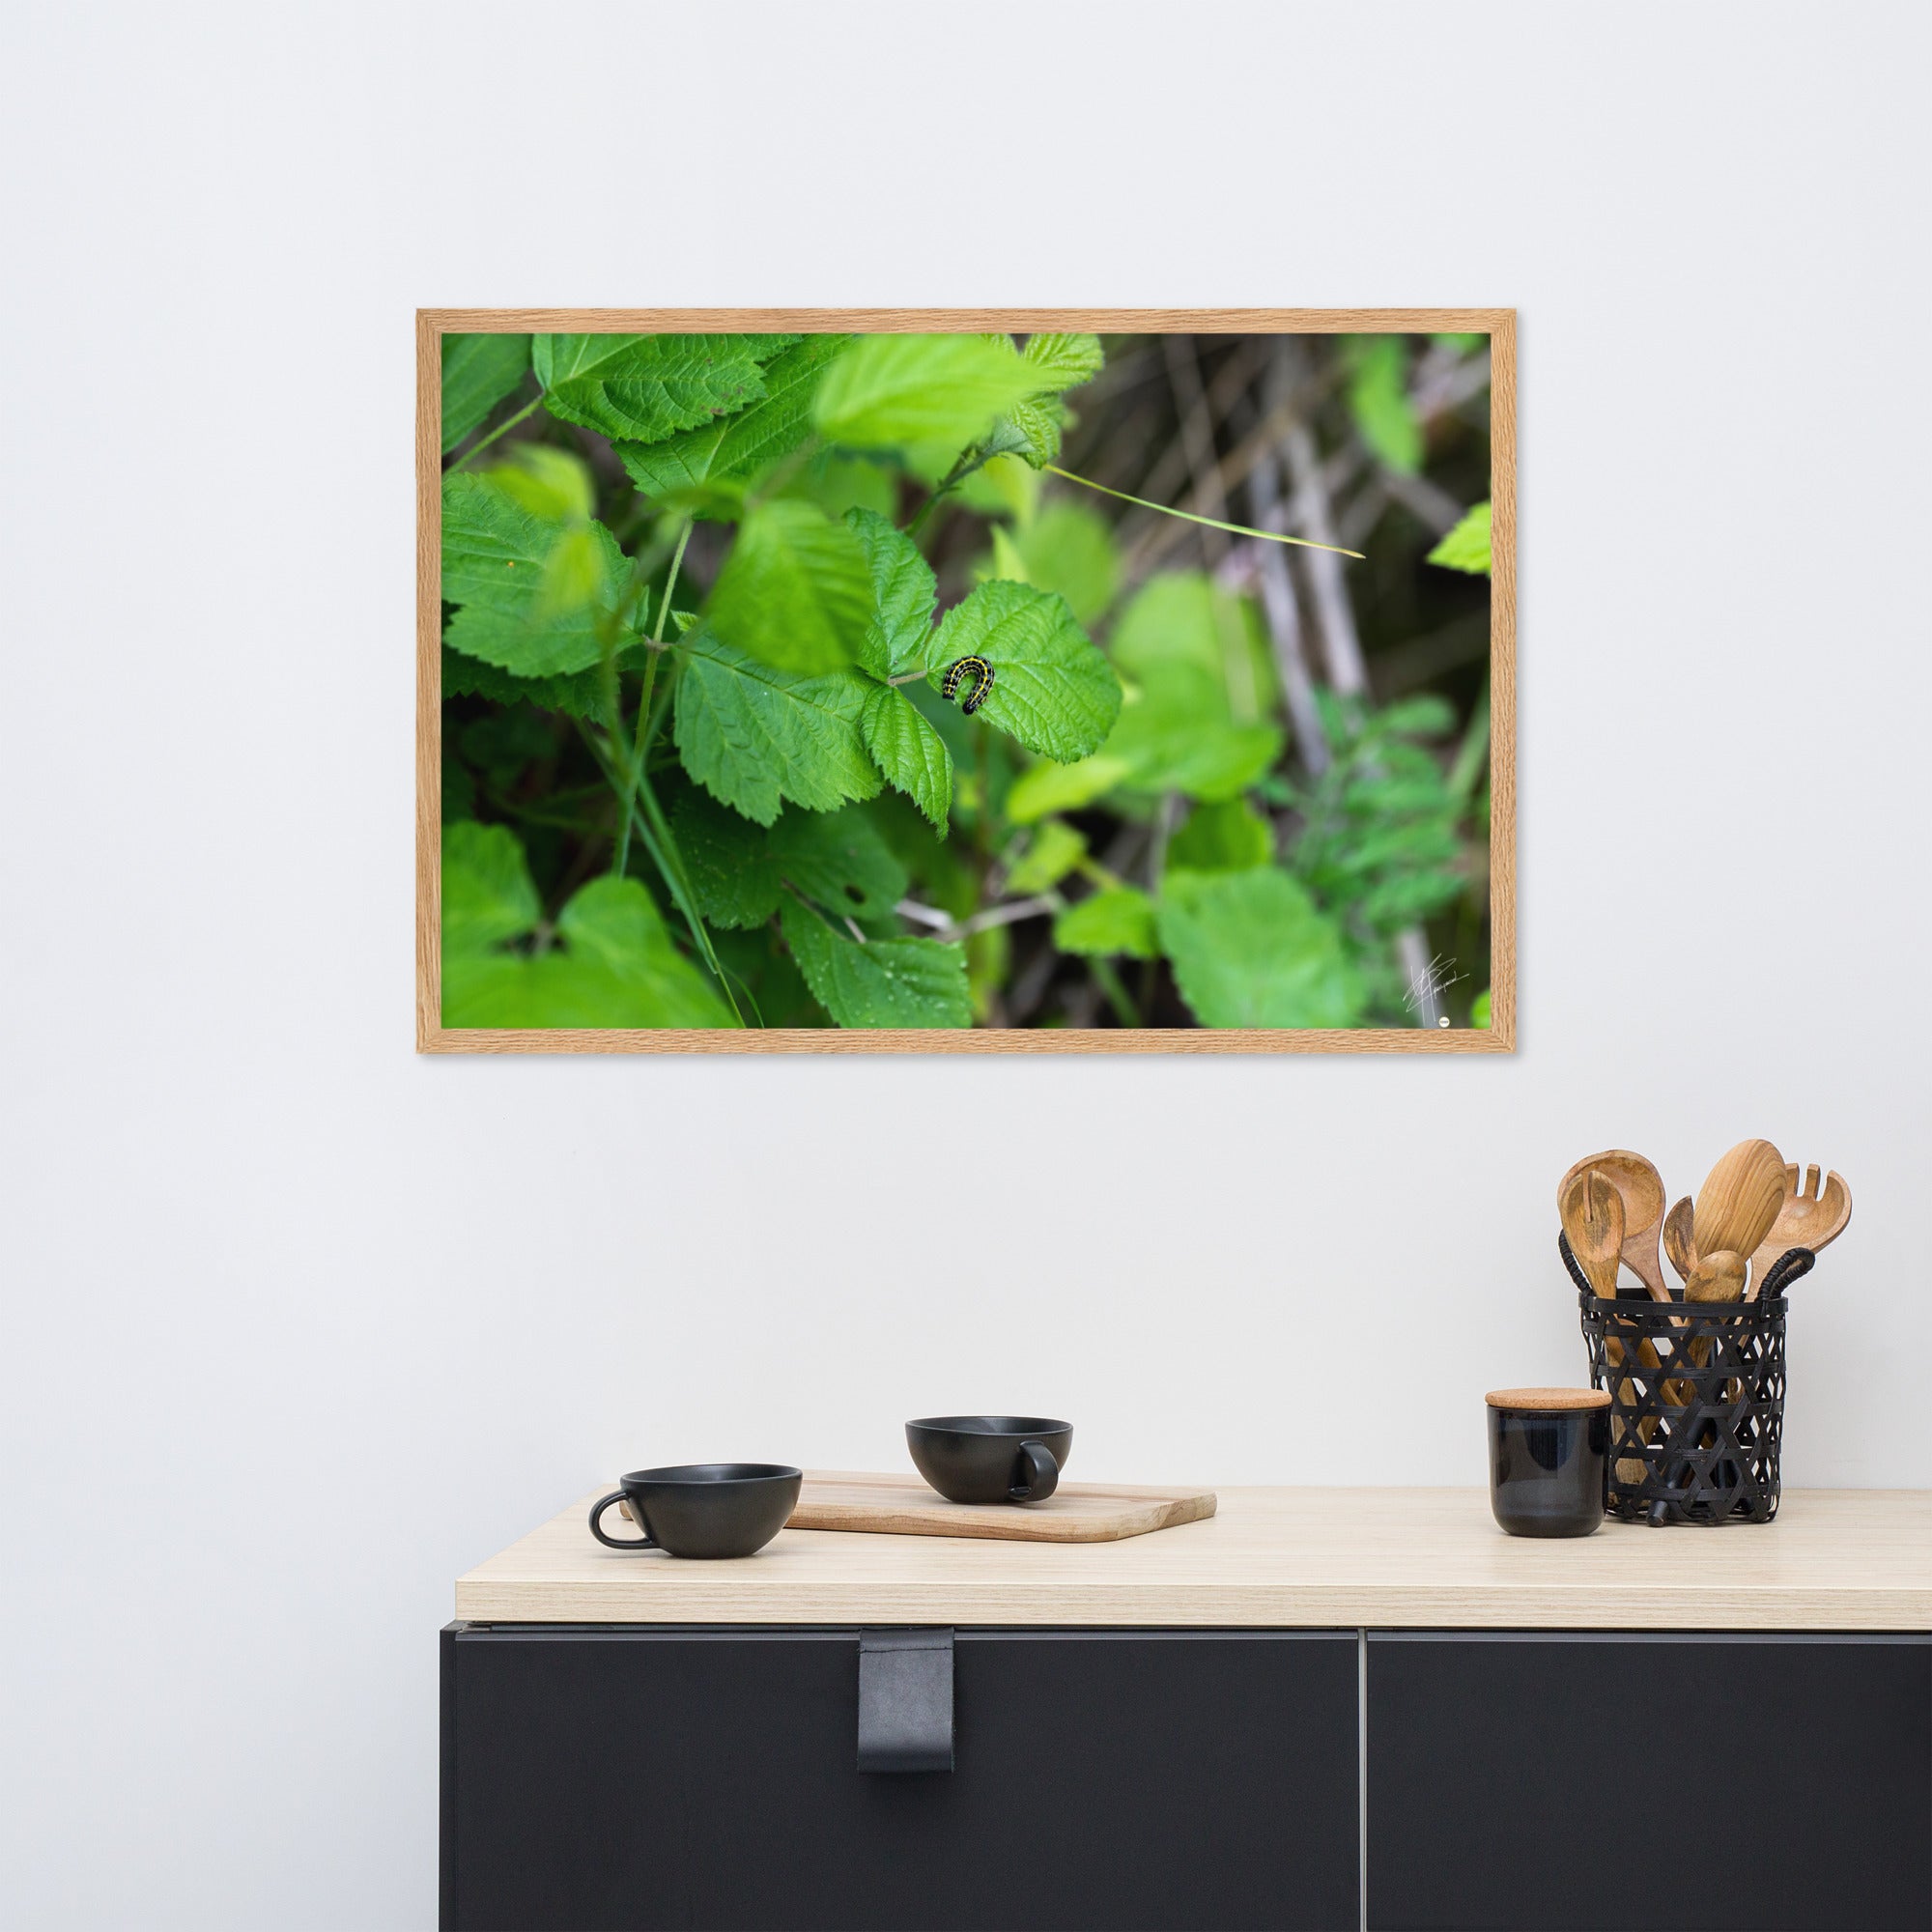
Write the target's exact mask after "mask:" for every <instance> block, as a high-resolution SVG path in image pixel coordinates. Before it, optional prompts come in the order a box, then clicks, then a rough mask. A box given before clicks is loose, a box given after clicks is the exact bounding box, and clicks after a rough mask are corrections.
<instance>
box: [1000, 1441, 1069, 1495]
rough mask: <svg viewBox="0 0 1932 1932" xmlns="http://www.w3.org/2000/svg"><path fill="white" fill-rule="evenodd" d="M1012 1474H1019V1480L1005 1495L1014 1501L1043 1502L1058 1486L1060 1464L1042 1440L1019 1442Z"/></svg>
mask: <svg viewBox="0 0 1932 1932" xmlns="http://www.w3.org/2000/svg"><path fill="white" fill-rule="evenodd" d="M1022 1471H1024V1472H1025V1473H1024V1474H1023V1475H1022V1473H1021V1472H1022ZM1013 1474H1014V1475H1016V1476H1020V1480H1019V1481H1018V1482H1016V1483H1015V1484H1013V1485H1012V1487H1011V1488H1010V1489H1009V1490H1008V1492H1007V1495H1008V1497H1009V1500H1011V1501H1013V1502H1016V1503H1043V1502H1044V1501H1045V1500H1046V1499H1047V1497H1048V1496H1050V1495H1051V1494H1052V1493H1053V1492H1054V1491H1055V1490H1057V1489H1058V1488H1059V1487H1060V1464H1059V1463H1056V1462H1055V1461H1054V1460H1053V1451H1052V1450H1051V1449H1049V1448H1048V1447H1047V1446H1046V1444H1045V1443H1044V1442H1022V1443H1021V1444H1020V1453H1019V1456H1018V1458H1017V1460H1016V1461H1015V1462H1014V1463H1013Z"/></svg>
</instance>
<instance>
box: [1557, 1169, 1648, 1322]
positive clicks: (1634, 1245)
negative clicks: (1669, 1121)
mask: <svg viewBox="0 0 1932 1932" xmlns="http://www.w3.org/2000/svg"><path fill="white" fill-rule="evenodd" d="M1593 1167H1594V1168H1595V1169H1596V1170H1597V1172H1598V1173H1599V1174H1601V1175H1603V1176H1604V1177H1605V1179H1607V1180H1608V1181H1609V1183H1610V1185H1611V1186H1612V1187H1614V1188H1615V1189H1616V1190H1617V1192H1618V1193H1619V1194H1620V1195H1622V1197H1623V1204H1624V1239H1623V1258H1624V1260H1625V1262H1626V1263H1628V1264H1629V1265H1630V1267H1631V1269H1632V1271H1633V1272H1634V1274H1635V1275H1636V1277H1637V1279H1638V1280H1639V1281H1641V1282H1642V1283H1643V1285H1644V1287H1645V1288H1647V1289H1648V1290H1649V1291H1650V1298H1651V1299H1652V1300H1653V1301H1668V1300H1669V1299H1670V1291H1669V1290H1668V1289H1667V1288H1665V1287H1664V1285H1663V1269H1662V1267H1661V1266H1660V1265H1659V1264H1658V1260H1657V1236H1658V1229H1659V1228H1660V1226H1661V1225H1662V1220H1663V1180H1662V1177H1661V1176H1660V1175H1659V1174H1658V1171H1657V1169H1656V1168H1655V1167H1654V1166H1652V1165H1651V1163H1650V1162H1649V1161H1647V1160H1645V1159H1644V1157H1643V1155H1642V1154H1640V1153H1631V1152H1629V1151H1626V1150H1625V1149H1623V1148H1611V1149H1609V1150H1608V1151H1606V1152H1604V1153H1593V1154H1591V1155H1589V1157H1588V1158H1587V1159H1584V1160H1579V1161H1578V1162H1577V1164H1576V1166H1575V1167H1573V1168H1572V1169H1571V1170H1570V1172H1569V1173H1568V1174H1566V1175H1565V1176H1564V1177H1563V1179H1561V1180H1560V1181H1559V1182H1558V1183H1557V1186H1556V1205H1557V1211H1558V1212H1559V1213H1560V1212H1561V1211H1562V1207H1563V1197H1564V1196H1565V1195H1566V1194H1567V1193H1568V1192H1569V1191H1570V1188H1571V1186H1572V1184H1573V1183H1574V1182H1575V1180H1576V1179H1577V1176H1578V1175H1579V1174H1587V1173H1588V1172H1589V1171H1590V1169H1591V1168H1593ZM1571 1245H1572V1246H1573V1247H1574V1246H1575V1245H1576V1243H1575V1242H1574V1241H1573V1242H1572V1243H1571ZM1612 1292H1613V1293H1614V1291H1612Z"/></svg>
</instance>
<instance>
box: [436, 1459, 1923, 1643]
mask: <svg viewBox="0 0 1932 1932" xmlns="http://www.w3.org/2000/svg"><path fill="white" fill-rule="evenodd" d="M1219 1493H1220V1498H1221V1503H1220V1511H1219V1514H1217V1515H1216V1516H1214V1517H1212V1518H1211V1519H1209V1520H1207V1521H1203V1522H1190V1523H1184V1524H1181V1525H1180V1526H1179V1527H1178V1528H1174V1529H1163V1530H1159V1531H1156V1532H1155V1533H1154V1534H1152V1535H1151V1536H1137V1537H1133V1538H1131V1539H1129V1540H1128V1541H1125V1542H1121V1543H1090V1544H1046V1543H1004V1542H987V1541H983V1540H980V1541H968V1540H964V1539H959V1540H954V1539H952V1538H950V1537H929V1536H870V1535H850V1534H842V1533H839V1532H836V1531H830V1530H810V1529H787V1530H782V1531H781V1532H780V1534H779V1537H778V1539H777V1541H776V1542H774V1543H772V1544H770V1545H768V1546H767V1547H766V1548H764V1549H762V1550H760V1551H759V1552H758V1554H757V1555H755V1556H750V1557H746V1558H743V1559H742V1560H739V1561H736V1562H724V1563H691V1562H679V1561H677V1560H676V1559H675V1558H672V1557H668V1556H665V1555H662V1554H659V1553H657V1552H650V1553H647V1554H642V1555H638V1556H628V1555H620V1554H619V1553H618V1552H617V1551H615V1550H611V1549H606V1548H602V1546H600V1545H599V1544H597V1543H595V1542H593V1541H592V1539H591V1535H590V1531H589V1529H588V1528H587V1527H586V1526H585V1521H584V1519H585V1516H586V1514H587V1512H588V1509H589V1506H590V1503H591V1501H592V1500H593V1499H594V1498H593V1497H591V1496H584V1497H583V1498H582V1499H581V1500H580V1501H578V1502H575V1503H572V1504H571V1506H570V1507H569V1508H568V1509H567V1510H565V1511H564V1512H563V1513H562V1514H561V1515H560V1516H557V1517H554V1518H553V1519H552V1520H551V1521H549V1522H547V1523H545V1524H544V1525H543V1527H542V1528H540V1529H537V1530H533V1531H532V1532H531V1533H530V1534H529V1535H528V1536H526V1537H525V1538H524V1539H523V1540H522V1541H521V1542H519V1543H514V1544H512V1545H511V1546H510V1548H507V1549H505V1550H504V1551H502V1553H501V1554H500V1555H497V1556H493V1557H491V1558H490V1559H489V1561H488V1562H485V1563H480V1564H478V1565H477V1567H476V1568H475V1569H474V1570H472V1571H470V1572H469V1575H468V1576H466V1577H462V1578H460V1579H459V1580H458V1582H457V1585H456V1614H457V1616H458V1617H460V1618H464V1619H467V1620H469V1621H470V1622H474V1623H679V1624H684V1623H696V1624H712V1623H716V1624H955V1625H970V1624H1060V1625H1076V1626H1077V1625H1083V1624H1085V1625H1115V1626H1121V1625H1146V1626H1156V1627H1158V1626H1169V1627H1181V1626H1193V1627H1205V1628H1213V1627H1231V1628H1239V1627H1248V1628H1256V1627H1261V1628H1294V1627H1300V1628H1304V1629H1324V1628H1325V1629H1335V1628H1341V1627H1350V1626H1367V1627H1369V1628H1372V1629H1402V1628H1409V1629H1486V1628H1487V1629H1497V1630H1502V1629H1515V1630H1563V1629H1572V1630H1591V1629H1597V1630H1605V1629H1608V1630H1618V1629H1621V1630H1794V1631H1805V1630H1813V1631H1817V1630H1846V1631H1853V1630H1873V1631H1879V1630H1884V1631H1924V1630H1932V1492H1928V1491H1922V1490H1798V1491H1787V1492H1785V1495H1784V1498H1783V1504H1782V1507H1781V1508H1780V1510H1779V1512H1778V1517H1777V1520H1776V1522H1773V1523H1768V1524H1763V1525H1754V1524H1747V1523H1738V1524H1732V1525H1729V1526H1727V1527H1724V1528H1720V1529H1699V1528H1690V1527H1673V1528H1667V1529H1651V1528H1649V1527H1647V1526H1645V1525H1640V1524H1631V1523H1616V1522H1606V1523H1605V1525H1604V1527H1603V1528H1602V1529H1600V1530H1598V1531H1597V1533H1596V1534H1595V1535H1594V1536H1589V1537H1583V1538H1579V1539H1575V1540H1571V1541H1564V1542H1534V1541H1530V1540H1528V1539H1525V1538H1520V1537H1513V1536H1505V1535H1504V1534H1503V1533H1502V1531H1501V1530H1499V1529H1498V1528H1497V1527H1496V1526H1495V1523H1494V1521H1493V1520H1492V1518H1491V1515H1490V1506H1489V1497H1488V1494H1487V1492H1485V1491H1482V1490H1374V1489H1360V1490H1286V1489H1230V1490H1222V1491H1221V1492H1219Z"/></svg>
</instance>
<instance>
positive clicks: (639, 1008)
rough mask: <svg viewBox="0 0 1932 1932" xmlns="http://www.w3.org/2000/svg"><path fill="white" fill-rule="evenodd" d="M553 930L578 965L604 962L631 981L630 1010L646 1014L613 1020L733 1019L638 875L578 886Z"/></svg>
mask: <svg viewBox="0 0 1932 1932" xmlns="http://www.w3.org/2000/svg"><path fill="white" fill-rule="evenodd" d="M556 929H557V932H558V933H559V935H560V936H561V937H562V939H563V941H564V943H565V944H566V945H567V946H568V947H569V948H570V956H571V958H572V959H573V960H574V961H576V962H577V963H578V964H580V965H594V966H599V967H602V968H603V969H604V970H605V971H606V972H609V973H611V974H613V975H615V976H616V977H617V978H618V979H619V980H624V981H626V982H627V983H628V984H630V985H631V986H633V987H635V988H636V1000H637V1004H636V1005H635V1006H634V1007H633V1008H632V1009H631V1010H632V1011H633V1012H636V1013H641V1012H643V1011H644V1010H646V1009H648V1010H649V1011H650V1013H651V1015H652V1016H651V1017H650V1018H640V1017H639V1018H632V1019H628V1020H607V1021H604V1022H602V1024H604V1025H616V1026H686V1027H720V1026H729V1025H730V1024H731V1015H730V1013H729V1012H728V1011H727V1010H726V1009H725V1003H724V1001H722V1000H721V999H720V998H719V997H718V995H717V994H716V993H715V992H713V991H712V989H711V986H710V984H709V982H708V981H707V980H705V978H704V976H703V975H702V974H701V973H699V972H698V970H697V968H696V966H694V965H693V964H692V963H691V961H690V960H689V959H687V958H686V957H685V956H684V954H683V953H681V952H679V951H678V950H677V948H676V947H675V946H673V945H672V944H671V938H670V932H669V929H668V927H667V926H666V924H665V922H664V916H663V914H662V913H660V912H659V911H658V908H657V906H656V904H655V903H654V901H653V900H652V898H651V895H650V894H649V893H648V892H647V891H645V889H644V887H643V886H642V885H641V884H640V883H639V881H638V880H636V879H619V878H613V877H612V876H611V875H610V874H609V873H606V874H605V875H604V877H602V878H598V879H592V880H591V881H590V883H589V884H588V885H586V886H582V887H581V888H580V889H579V890H578V892H577V893H576V895H574V896H573V897H572V899H571V901H570V903H569V904H568V905H566V906H565V907H564V909H563V911H562V912H561V913H560V914H558V916H557V922H556Z"/></svg>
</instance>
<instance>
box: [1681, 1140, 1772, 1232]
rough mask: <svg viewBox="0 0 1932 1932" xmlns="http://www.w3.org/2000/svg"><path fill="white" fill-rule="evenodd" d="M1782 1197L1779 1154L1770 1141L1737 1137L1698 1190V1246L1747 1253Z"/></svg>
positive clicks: (1766, 1227)
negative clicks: (1740, 1139) (1731, 1147)
mask: <svg viewBox="0 0 1932 1932" xmlns="http://www.w3.org/2000/svg"><path fill="white" fill-rule="evenodd" d="M1783 1200H1784V1156H1783V1155H1782V1154H1781V1153H1779V1152H1778V1151H1777V1150H1776V1148H1775V1147H1773V1146H1772V1144H1771V1143H1770V1142H1769V1141H1740V1142H1739V1143H1738V1144H1737V1146H1736V1147H1734V1148H1733V1149H1732V1150H1731V1151H1730V1152H1729V1153H1727V1154H1725V1155H1724V1157H1723V1158H1722V1159H1721V1160H1720V1161H1719V1163H1718V1164H1717V1166H1716V1167H1714V1168H1713V1169H1712V1170H1711V1171H1710V1173H1709V1174H1707V1175H1706V1176H1705V1177H1704V1184H1703V1186H1702V1187H1700V1188H1699V1189H1698V1190H1697V1208H1696V1231H1697V1250H1698V1252H1699V1253H1700V1254H1705V1255H1713V1254H1716V1253H1718V1251H1719V1249H1722V1250H1723V1251H1724V1252H1725V1253H1727V1254H1733V1255H1743V1256H1747V1257H1748V1256H1750V1255H1754V1254H1756V1252H1757V1251H1758V1249H1759V1248H1760V1247H1761V1246H1763V1244H1764V1238H1765V1236H1767V1235H1769V1234H1770V1233H1771V1227H1772V1223H1773V1222H1774V1221H1776V1219H1777V1210H1778V1208H1779V1206H1780V1205H1781V1203H1782V1202H1783Z"/></svg>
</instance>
